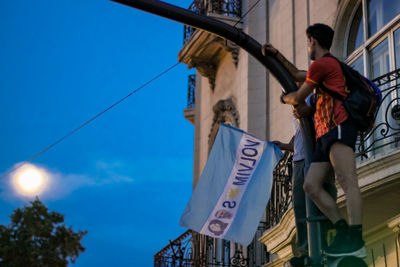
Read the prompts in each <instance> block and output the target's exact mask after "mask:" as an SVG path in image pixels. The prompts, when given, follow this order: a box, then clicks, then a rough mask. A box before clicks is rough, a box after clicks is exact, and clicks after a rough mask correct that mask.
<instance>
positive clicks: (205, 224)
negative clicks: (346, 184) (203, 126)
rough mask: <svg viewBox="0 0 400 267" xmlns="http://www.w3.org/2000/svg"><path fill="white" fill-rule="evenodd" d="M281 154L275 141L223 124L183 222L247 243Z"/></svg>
mask: <svg viewBox="0 0 400 267" xmlns="http://www.w3.org/2000/svg"><path fill="white" fill-rule="evenodd" d="M281 157H282V151H281V150H280V149H279V148H278V147H277V146H276V145H274V144H273V143H271V142H266V141H262V140H260V139H258V138H256V137H254V136H252V135H250V134H248V133H246V132H244V131H242V130H239V129H237V128H234V127H232V126H229V125H226V124H221V125H220V127H219V131H218V134H217V137H216V139H215V142H214V145H213V147H212V149H211V152H210V155H209V157H208V160H207V163H206V166H205V167H204V170H203V173H202V174H201V176H200V179H199V182H198V184H197V186H196V188H195V190H194V191H193V194H192V197H191V199H190V200H189V203H188V204H187V206H186V208H185V210H184V212H183V214H182V217H181V220H180V225H181V226H182V227H187V228H190V229H192V230H194V231H196V232H199V233H201V234H205V235H208V236H211V237H217V238H222V239H226V240H230V241H234V242H237V243H240V244H242V245H248V244H249V243H250V242H251V241H252V239H253V236H254V234H255V232H256V230H257V227H258V224H259V222H260V220H261V216H262V214H263V212H264V210H265V208H266V205H267V203H268V200H269V197H270V193H271V187H272V179H273V170H274V168H275V166H276V164H277V163H278V162H279V160H280V159H281Z"/></svg>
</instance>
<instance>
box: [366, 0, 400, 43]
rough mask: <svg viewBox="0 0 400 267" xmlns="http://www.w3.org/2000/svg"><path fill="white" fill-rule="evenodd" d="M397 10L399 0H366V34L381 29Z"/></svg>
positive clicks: (394, 15)
mask: <svg viewBox="0 0 400 267" xmlns="http://www.w3.org/2000/svg"><path fill="white" fill-rule="evenodd" d="M399 12H400V2H399V0H368V36H372V35H374V34H375V33H376V32H378V31H379V30H380V29H382V28H383V26H385V25H386V24H387V23H388V22H390V21H391V20H392V19H393V18H394V17H396V15H398V14H399Z"/></svg>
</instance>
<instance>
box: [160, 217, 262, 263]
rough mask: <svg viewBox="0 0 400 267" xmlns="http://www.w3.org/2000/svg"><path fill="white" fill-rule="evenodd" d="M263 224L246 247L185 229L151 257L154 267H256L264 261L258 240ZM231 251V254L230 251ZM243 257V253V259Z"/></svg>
mask: <svg viewBox="0 0 400 267" xmlns="http://www.w3.org/2000/svg"><path fill="white" fill-rule="evenodd" d="M264 225H265V224H263V223H261V224H260V226H259V227H258V229H257V232H256V237H255V238H254V240H253V242H252V243H251V244H250V245H249V246H247V251H246V253H244V252H243V251H244V248H243V246H241V245H239V244H231V242H229V241H226V240H221V239H216V238H211V237H208V236H205V235H202V234H199V233H196V232H194V231H191V230H188V231H186V232H185V233H183V234H182V235H181V236H179V237H178V238H177V239H175V240H174V241H170V242H169V245H167V246H166V247H165V248H163V249H162V250H160V251H159V252H158V253H156V254H155V255H154V267H183V266H185V267H209V266H212V267H256V266H262V265H264V264H265V263H267V261H268V254H267V252H266V249H265V246H264V245H263V244H261V243H260V242H258V238H259V237H260V236H261V235H262V233H263V232H264V231H265V228H264ZM231 249H232V250H233V251H231ZM244 254H247V257H245V255H244Z"/></svg>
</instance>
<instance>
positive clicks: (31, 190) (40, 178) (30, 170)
mask: <svg viewBox="0 0 400 267" xmlns="http://www.w3.org/2000/svg"><path fill="white" fill-rule="evenodd" d="M47 180H48V175H47V173H46V171H44V170H43V169H41V168H38V167H36V166H34V165H32V164H30V165H27V166H24V167H23V168H21V169H20V170H19V171H18V172H17V173H15V174H14V176H13V177H12V181H13V185H14V188H15V190H16V191H17V192H18V193H19V194H21V195H24V196H36V195H38V194H40V193H42V192H43V190H44V189H45V187H46V183H47Z"/></svg>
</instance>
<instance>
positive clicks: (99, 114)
mask: <svg viewBox="0 0 400 267" xmlns="http://www.w3.org/2000/svg"><path fill="white" fill-rule="evenodd" d="M179 64H180V62H177V63H175V64H174V65H172V66H171V67H169V68H168V69H166V70H164V71H163V72H161V73H159V74H158V75H156V76H155V77H154V78H152V79H151V80H149V81H148V82H146V83H144V84H143V85H141V86H140V87H138V88H136V89H135V90H133V91H132V92H131V93H129V94H128V95H127V96H125V97H123V98H121V99H120V100H118V101H117V102H115V103H114V104H112V105H111V106H109V107H108V108H106V109H105V110H103V111H102V112H100V113H98V114H97V115H95V116H94V117H92V118H91V119H89V120H88V121H86V122H85V123H83V124H81V125H80V126H78V127H77V128H75V129H74V130H72V131H70V132H69V133H67V134H66V135H64V136H63V137H61V138H60V139H58V140H57V141H55V142H54V143H52V144H51V145H49V146H48V147H46V148H45V149H43V150H42V151H40V152H39V153H37V154H36V155H34V156H33V157H31V158H30V159H28V160H25V161H24V162H22V163H21V164H19V165H17V166H15V167H14V168H12V169H10V170H8V171H6V172H5V173H4V174H3V175H2V176H3V177H6V176H7V175H9V174H11V173H13V172H14V171H16V170H17V169H19V168H21V167H22V166H24V165H25V164H27V163H29V162H31V161H32V160H34V159H35V158H37V157H38V156H40V155H41V154H43V153H45V152H46V151H48V150H50V149H51V148H53V147H54V146H56V145H57V144H59V143H61V142H62V141H64V140H65V139H66V138H68V137H70V136H71V135H73V134H74V133H76V132H77V131H79V130H80V129H82V128H83V127H85V126H86V125H88V124H89V123H91V122H92V121H94V120H95V119H97V118H98V117H100V116H101V115H103V114H104V113H106V112H107V111H109V110H110V109H112V108H113V107H115V106H116V105H118V104H120V103H121V102H122V101H124V100H125V99H127V98H128V97H130V96H131V95H133V94H134V93H136V92H137V91H139V90H140V89H142V88H144V87H146V86H147V85H149V84H150V83H151V82H153V81H154V80H156V79H158V78H160V77H161V76H163V75H164V74H166V73H167V72H169V71H170V70H172V69H173V68H175V67H176V66H178V65H179Z"/></svg>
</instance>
